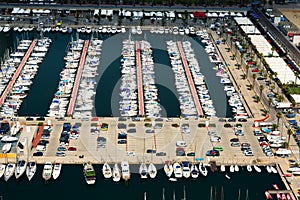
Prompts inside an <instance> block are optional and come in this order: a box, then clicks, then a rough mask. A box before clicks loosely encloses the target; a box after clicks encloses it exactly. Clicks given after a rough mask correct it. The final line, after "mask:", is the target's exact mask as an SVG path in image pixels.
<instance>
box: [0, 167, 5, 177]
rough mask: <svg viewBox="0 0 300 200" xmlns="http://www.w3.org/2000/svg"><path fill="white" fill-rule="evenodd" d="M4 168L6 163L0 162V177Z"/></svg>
mask: <svg viewBox="0 0 300 200" xmlns="http://www.w3.org/2000/svg"><path fill="white" fill-rule="evenodd" d="M5 168H6V164H0V178H1V177H2V176H3V175H4V173H5Z"/></svg>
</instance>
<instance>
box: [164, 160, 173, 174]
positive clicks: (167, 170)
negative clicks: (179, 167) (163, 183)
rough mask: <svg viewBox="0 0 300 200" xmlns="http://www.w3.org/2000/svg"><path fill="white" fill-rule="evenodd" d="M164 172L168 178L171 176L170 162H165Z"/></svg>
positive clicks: (171, 167)
mask: <svg viewBox="0 0 300 200" xmlns="http://www.w3.org/2000/svg"><path fill="white" fill-rule="evenodd" d="M164 171H165V173H166V175H167V176H168V177H171V176H172V174H173V166H172V162H171V161H169V160H168V161H166V163H165V166H164Z"/></svg>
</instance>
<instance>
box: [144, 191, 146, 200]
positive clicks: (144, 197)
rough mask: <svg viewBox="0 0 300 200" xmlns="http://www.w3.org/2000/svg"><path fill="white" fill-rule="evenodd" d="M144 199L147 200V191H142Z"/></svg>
mask: <svg viewBox="0 0 300 200" xmlns="http://www.w3.org/2000/svg"><path fill="white" fill-rule="evenodd" d="M144 200H147V192H144Z"/></svg>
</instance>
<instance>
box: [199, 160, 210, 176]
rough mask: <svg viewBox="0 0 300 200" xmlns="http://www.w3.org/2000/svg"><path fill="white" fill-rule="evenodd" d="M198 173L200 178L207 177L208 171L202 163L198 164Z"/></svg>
mask: <svg viewBox="0 0 300 200" xmlns="http://www.w3.org/2000/svg"><path fill="white" fill-rule="evenodd" d="M199 171H200V173H201V174H202V176H207V174H208V171H207V169H206V167H205V166H204V165H203V163H200V164H199Z"/></svg>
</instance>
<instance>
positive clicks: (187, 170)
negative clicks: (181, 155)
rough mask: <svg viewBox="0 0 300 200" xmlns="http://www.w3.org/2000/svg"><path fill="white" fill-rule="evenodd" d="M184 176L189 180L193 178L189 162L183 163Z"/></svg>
mask: <svg viewBox="0 0 300 200" xmlns="http://www.w3.org/2000/svg"><path fill="white" fill-rule="evenodd" d="M182 176H183V177H184V178H189V177H190V176H191V170H190V163H189V162H187V161H183V162H182Z"/></svg>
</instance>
